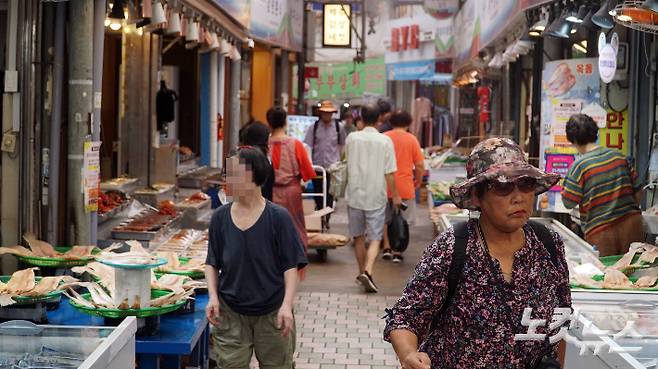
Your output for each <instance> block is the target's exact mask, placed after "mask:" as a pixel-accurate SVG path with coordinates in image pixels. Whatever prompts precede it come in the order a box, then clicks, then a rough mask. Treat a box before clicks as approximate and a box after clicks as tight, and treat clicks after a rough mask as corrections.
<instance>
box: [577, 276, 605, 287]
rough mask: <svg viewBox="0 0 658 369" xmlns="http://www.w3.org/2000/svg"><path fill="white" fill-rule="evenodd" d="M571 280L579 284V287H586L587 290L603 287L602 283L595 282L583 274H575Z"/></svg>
mask: <svg viewBox="0 0 658 369" xmlns="http://www.w3.org/2000/svg"><path fill="white" fill-rule="evenodd" d="M571 279H572V281H573V282H574V283H575V284H577V285H579V286H583V287H586V288H602V287H603V283H602V282H598V281H595V280H593V279H592V278H590V277H589V276H586V275H583V274H578V273H574V274H573V275H572V277H571Z"/></svg>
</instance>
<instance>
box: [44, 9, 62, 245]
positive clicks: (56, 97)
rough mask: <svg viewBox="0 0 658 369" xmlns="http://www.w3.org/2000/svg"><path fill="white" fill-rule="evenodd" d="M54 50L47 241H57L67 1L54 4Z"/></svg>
mask: <svg viewBox="0 0 658 369" xmlns="http://www.w3.org/2000/svg"><path fill="white" fill-rule="evenodd" d="M55 6H56V7H57V8H56V10H55V50H54V55H53V57H54V60H53V111H52V114H51V116H52V120H51V123H50V155H49V158H50V164H49V168H48V176H49V180H48V203H49V204H50V206H49V207H48V212H49V213H48V242H50V243H51V244H52V245H57V244H58V243H59V238H58V232H57V231H58V230H59V226H58V225H59V222H58V220H59V195H60V194H59V161H60V155H59V154H60V150H61V148H60V147H61V145H60V143H61V140H62V138H61V130H62V91H63V88H64V47H65V45H64V36H65V34H66V3H65V2H60V3H57V4H56V5H55Z"/></svg>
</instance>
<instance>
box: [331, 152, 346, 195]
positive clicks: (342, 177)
mask: <svg viewBox="0 0 658 369" xmlns="http://www.w3.org/2000/svg"><path fill="white" fill-rule="evenodd" d="M327 173H329V175H330V176H331V183H330V185H329V193H330V194H331V195H332V196H333V197H335V198H344V197H345V189H346V188H347V161H339V162H336V163H334V164H332V165H331V166H329V168H327Z"/></svg>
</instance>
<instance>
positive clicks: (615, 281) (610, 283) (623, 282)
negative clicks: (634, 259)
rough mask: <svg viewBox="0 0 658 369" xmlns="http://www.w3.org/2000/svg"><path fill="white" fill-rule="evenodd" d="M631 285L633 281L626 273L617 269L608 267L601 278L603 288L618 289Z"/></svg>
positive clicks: (631, 286) (630, 286)
mask: <svg viewBox="0 0 658 369" xmlns="http://www.w3.org/2000/svg"><path fill="white" fill-rule="evenodd" d="M633 287H634V286H633V282H631V281H630V280H629V279H628V277H627V276H626V274H624V273H622V272H620V271H619V270H616V269H610V268H608V269H607V270H606V271H605V277H604V278H603V288H611V289H620V288H633Z"/></svg>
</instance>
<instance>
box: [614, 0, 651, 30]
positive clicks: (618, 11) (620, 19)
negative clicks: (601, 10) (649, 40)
mask: <svg viewBox="0 0 658 369" xmlns="http://www.w3.org/2000/svg"><path fill="white" fill-rule="evenodd" d="M643 4H644V0H625V1H623V2H622V3H620V4H618V5H617V6H616V7H615V9H614V10H613V11H611V12H610V13H611V14H613V17H614V19H615V21H616V22H617V23H619V24H621V25H622V26H625V27H628V28H631V29H634V30H636V31H641V32H647V33H651V34H658V13H655V12H653V11H651V10H648V9H644V8H642V7H641V6H642V5H643Z"/></svg>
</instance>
